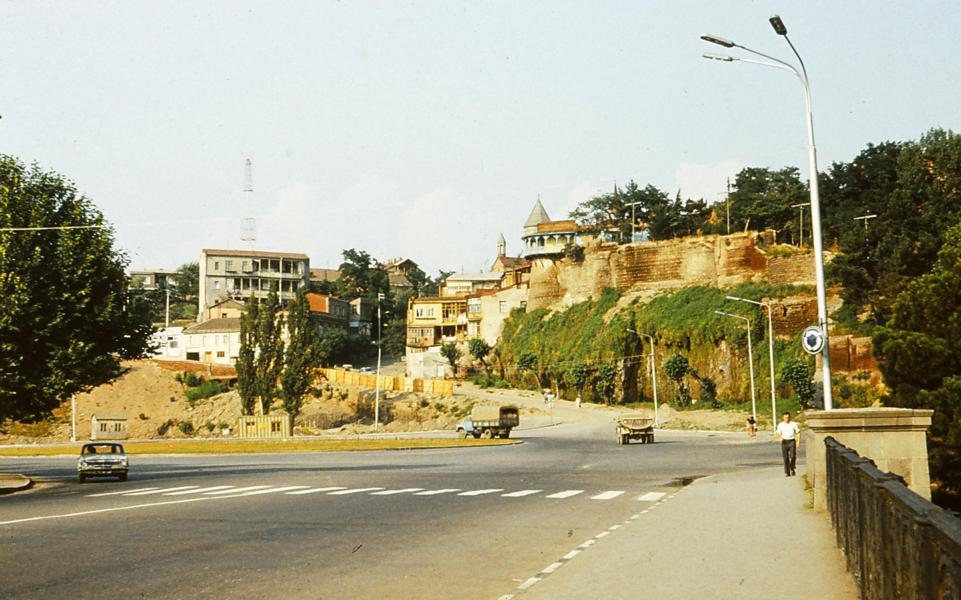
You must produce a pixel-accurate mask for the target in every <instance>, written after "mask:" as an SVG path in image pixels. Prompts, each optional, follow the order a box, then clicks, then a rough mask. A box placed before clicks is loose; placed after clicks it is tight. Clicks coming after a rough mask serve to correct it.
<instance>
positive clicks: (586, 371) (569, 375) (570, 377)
mask: <svg viewBox="0 0 961 600" xmlns="http://www.w3.org/2000/svg"><path fill="white" fill-rule="evenodd" d="M590 378H591V368H590V367H589V366H587V365H586V364H584V363H576V364H574V365H571V366H570V367H569V368H568V369H567V372H566V373H565V374H564V380H565V381H566V382H567V385H568V386H570V387H571V388H572V389H574V390H576V391H577V392H578V393H580V391H581V390H582V389H584V386H585V385H587V382H588V381H589V380H590Z"/></svg>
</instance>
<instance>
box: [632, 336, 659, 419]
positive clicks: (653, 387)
mask: <svg viewBox="0 0 961 600" xmlns="http://www.w3.org/2000/svg"><path fill="white" fill-rule="evenodd" d="M627 331H628V332H629V333H633V334H634V335H637V336H641V337H646V338H647V341H648V342H650V344H651V391H653V392H654V427H655V428H656V427H657V426H658V424H659V423H660V421H659V420H658V418H657V367H656V366H655V361H654V336H652V335H648V334H646V333H640V332H639V331H634V330H633V329H628V330H627Z"/></svg>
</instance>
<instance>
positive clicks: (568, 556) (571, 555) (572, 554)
mask: <svg viewBox="0 0 961 600" xmlns="http://www.w3.org/2000/svg"><path fill="white" fill-rule="evenodd" d="M580 553H581V551H580V550H571V551H570V552H568V553H567V554H565V555H564V556H562V557H561V558H563V559H565V560H570V559H572V558H574V557H575V556H577V555H578V554H580Z"/></svg>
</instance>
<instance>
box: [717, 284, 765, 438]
mask: <svg viewBox="0 0 961 600" xmlns="http://www.w3.org/2000/svg"><path fill="white" fill-rule="evenodd" d="M727 299H728V300H736V301H739V302H750V303H751V304H756V305H758V306H763V307H764V308H766V309H767V351H768V361H769V362H770V365H771V426H772V427H777V403H776V401H775V399H774V325H773V323H772V322H771V305H770V304H768V303H767V302H758V301H757V300H749V299H748V298H738V297H737V296H727ZM748 333H750V332H748Z"/></svg>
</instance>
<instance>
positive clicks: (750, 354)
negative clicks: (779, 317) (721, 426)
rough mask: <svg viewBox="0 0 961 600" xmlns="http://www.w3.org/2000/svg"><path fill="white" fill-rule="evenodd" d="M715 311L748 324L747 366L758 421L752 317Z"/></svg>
mask: <svg viewBox="0 0 961 600" xmlns="http://www.w3.org/2000/svg"><path fill="white" fill-rule="evenodd" d="M714 312H715V314H719V315H722V316H725V317H731V318H734V319H740V320H742V321H744V323H745V324H746V325H747V366H748V371H749V372H750V373H751V417H752V418H753V419H754V422H755V423H757V402H756V401H755V399H754V351H753V350H751V319H748V318H747V317H742V316H741V315H732V314H731V313H726V312H724V311H721V310H715V311H714ZM774 424H775V426H777V421H775V423H774Z"/></svg>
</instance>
